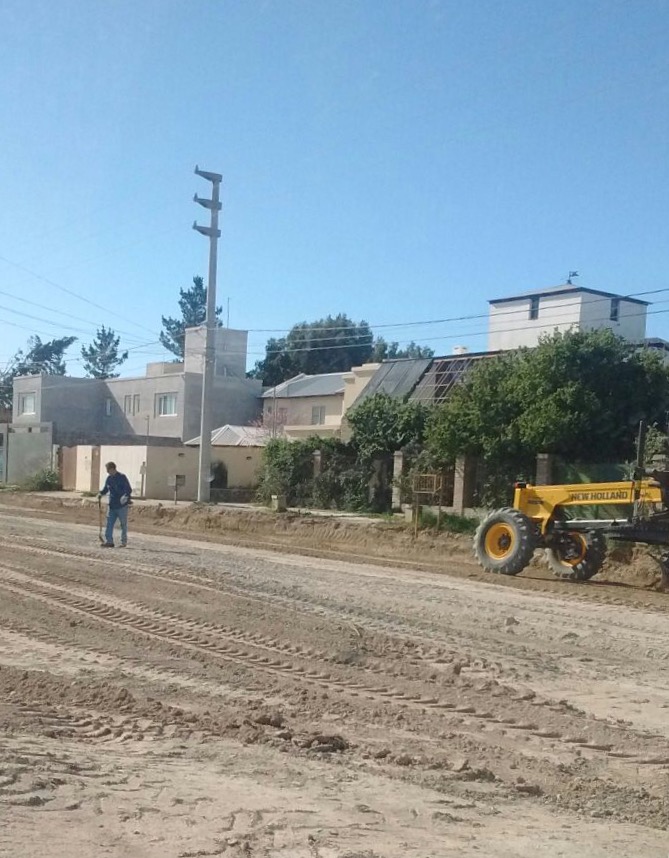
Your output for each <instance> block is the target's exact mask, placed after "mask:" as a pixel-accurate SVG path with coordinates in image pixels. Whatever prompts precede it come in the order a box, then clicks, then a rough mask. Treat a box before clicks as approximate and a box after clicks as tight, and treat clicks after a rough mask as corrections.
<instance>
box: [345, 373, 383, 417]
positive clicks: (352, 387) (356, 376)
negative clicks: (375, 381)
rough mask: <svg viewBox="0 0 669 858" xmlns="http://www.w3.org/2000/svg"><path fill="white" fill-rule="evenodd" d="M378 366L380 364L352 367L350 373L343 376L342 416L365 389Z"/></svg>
mask: <svg viewBox="0 0 669 858" xmlns="http://www.w3.org/2000/svg"><path fill="white" fill-rule="evenodd" d="M380 366H381V364H380V363H365V364H363V365H362V366H354V367H353V368H352V369H351V371H350V372H347V373H346V374H345V375H344V403H343V405H342V410H343V413H344V414H346V412H347V411H348V409H349V408H350V407H351V406H352V405H353V403H354V402H355V400H356V399H357V398H358V396H360V394H361V393H362V391H363V390H364V389H365V388H366V387H367V385H368V384H369V382H370V381H371V379H372V376H373V375H374V373H375V372H376V371H377V369H379V367H380Z"/></svg>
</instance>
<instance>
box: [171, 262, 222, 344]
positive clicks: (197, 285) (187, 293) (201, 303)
mask: <svg viewBox="0 0 669 858" xmlns="http://www.w3.org/2000/svg"><path fill="white" fill-rule="evenodd" d="M179 309H180V310H181V318H180V319H175V318H174V317H172V316H163V317H162V322H163V330H162V331H161V332H160V342H161V343H162V345H163V346H164V347H165V348H166V349H167V351H169V352H172V354H174V355H176V357H177V360H183V359H184V349H185V343H186V328H195V327H197V326H198V325H203V324H204V322H205V320H206V318H207V288H206V286H205V285H204V281H203V279H202V278H201V277H193V285H192V286H191V287H190V288H188V289H180V290H179ZM221 312H222V311H221V308H220V307H217V308H216V320H217V323H218V326H219V327H221V325H222V323H221V321H220V315H221Z"/></svg>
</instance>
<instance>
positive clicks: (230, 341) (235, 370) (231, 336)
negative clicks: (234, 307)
mask: <svg viewBox="0 0 669 858" xmlns="http://www.w3.org/2000/svg"><path fill="white" fill-rule="evenodd" d="M205 334H206V329H205V327H204V325H202V326H201V327H198V328H187V329H186V357H185V371H186V372H192V373H198V374H202V372H203V368H204V346H205ZM248 336H249V335H248V331H236V330H233V329H232V328H217V329H216V342H215V344H214V348H215V351H216V375H228V376H233V378H245V376H246V351H247V344H248Z"/></svg>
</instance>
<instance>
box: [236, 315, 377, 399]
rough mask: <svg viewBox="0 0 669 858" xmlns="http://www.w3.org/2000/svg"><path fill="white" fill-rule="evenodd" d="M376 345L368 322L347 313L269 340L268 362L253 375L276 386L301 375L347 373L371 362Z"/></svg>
mask: <svg viewBox="0 0 669 858" xmlns="http://www.w3.org/2000/svg"><path fill="white" fill-rule="evenodd" d="M372 342H373V335H372V331H371V329H370V327H369V325H368V324H367V322H364V321H363V322H354V321H353V320H352V319H349V318H348V316H347V315H346V314H344V313H339V314H338V315H337V316H327V317H326V318H324V319H318V320H317V321H315V322H300V323H299V324H297V325H293V327H292V328H291V329H290V331H289V332H288V334H287V335H286V336H285V337H280V338H279V339H276V338H272V339H270V340H269V341H268V343H267V345H266V347H265V357H264V359H263V360H261V361H258V362H257V363H256V365H255V367H254V369H253V370H252V371H251V372H250V373H249V375H251V376H252V377H253V378H260V379H262V382H263V384H264V385H266V386H268V387H273V386H274V385H276V384H280V383H281V382H282V381H285V380H286V379H288V378H292V377H293V376H295V375H297V374H298V373H300V372H303V373H306V374H307V375H314V374H317V373H323V372H346V371H347V370H349V369H351V367H353V366H357V365H359V364H362V363H365V362H366V361H368V360H369V359H370V357H371V354H372Z"/></svg>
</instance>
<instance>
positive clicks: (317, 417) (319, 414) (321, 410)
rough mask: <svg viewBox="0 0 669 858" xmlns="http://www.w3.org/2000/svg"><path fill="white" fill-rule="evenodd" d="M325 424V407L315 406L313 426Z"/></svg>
mask: <svg viewBox="0 0 669 858" xmlns="http://www.w3.org/2000/svg"><path fill="white" fill-rule="evenodd" d="M323 423H325V406H324V405H314V407H313V408H312V409H311V425H312V426H322V425H323Z"/></svg>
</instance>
